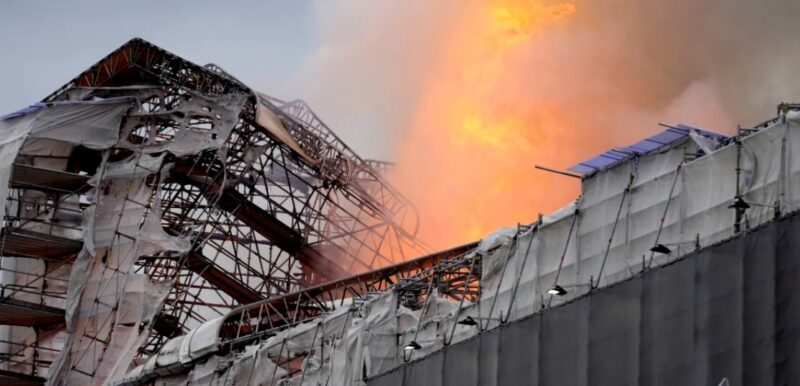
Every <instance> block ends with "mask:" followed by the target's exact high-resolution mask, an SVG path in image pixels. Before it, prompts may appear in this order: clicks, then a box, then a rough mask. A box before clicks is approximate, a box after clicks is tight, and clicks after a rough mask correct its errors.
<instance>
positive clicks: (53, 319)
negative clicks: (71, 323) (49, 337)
mask: <svg viewBox="0 0 800 386" xmlns="http://www.w3.org/2000/svg"><path fill="white" fill-rule="evenodd" d="M59 323H64V310H62V309H58V308H54V307H49V306H45V305H42V304H36V303H31V302H26V301H22V300H18V299H14V298H9V297H6V298H0V324H2V325H6V326H25V327H42V326H48V325H53V324H59Z"/></svg>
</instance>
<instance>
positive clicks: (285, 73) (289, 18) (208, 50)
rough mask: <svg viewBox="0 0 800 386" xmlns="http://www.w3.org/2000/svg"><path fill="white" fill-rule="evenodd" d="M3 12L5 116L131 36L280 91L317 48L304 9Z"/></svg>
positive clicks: (16, 6)
mask: <svg viewBox="0 0 800 386" xmlns="http://www.w3.org/2000/svg"><path fill="white" fill-rule="evenodd" d="M1 8H2V9H0V52H3V53H4V55H2V56H3V58H4V59H3V60H2V61H0V82H1V83H0V84H2V85H3V91H2V92H0V111H3V112H8V111H11V110H14V109H17V108H20V107H23V106H25V105H27V104H29V103H32V102H35V101H37V100H39V99H41V98H42V97H43V96H45V95H47V94H49V93H50V92H51V91H53V90H54V89H56V88H57V87H58V86H60V85H62V84H63V83H65V82H66V81H68V80H69V79H71V78H72V77H73V76H75V75H76V74H78V73H79V72H80V71H82V70H84V69H85V68H87V67H88V66H89V65H90V64H93V63H94V62H95V61H97V60H99V59H100V58H102V57H103V56H105V55H106V54H108V53H109V52H110V51H111V50H113V49H115V48H116V47H118V46H120V45H122V44H123V43H124V42H125V41H127V40H129V39H130V38H132V37H137V36H138V37H142V38H144V39H147V40H149V41H151V42H153V43H155V44H157V45H159V46H161V47H164V48H166V49H167V50H170V51H172V52H175V53H176V54H178V55H181V56H184V57H186V58H188V59H189V60H192V61H194V62H197V63H200V64H205V63H207V62H214V63H217V64H218V65H220V66H222V67H224V68H226V69H228V70H229V71H230V72H232V73H234V74H236V76H238V77H239V78H241V79H243V80H244V81H245V82H248V83H251V84H253V86H255V87H260V88H271V89H275V90H276V91H281V92H285V91H286V90H285V87H286V82H287V80H288V79H290V77H291V75H292V72H293V71H294V68H295V67H297V66H298V65H299V64H300V63H301V62H302V60H303V57H304V55H305V54H306V53H308V52H309V51H311V50H313V46H314V42H312V41H311V33H310V32H311V31H310V29H311V28H312V27H313V26H312V25H310V24H309V22H310V21H311V20H310V18H309V17H308V16H309V15H308V13H309V5H308V3H303V2H269V3H267V2H263V1H240V2H237V4H236V5H233V4H230V3H228V2H217V1H193V2H191V6H187V2H177V1H172V2H170V1H150V0H145V1H131V2H107V1H70V2H44V1H16V0H12V1H4V2H3V4H2V7H1ZM265 91H270V90H265Z"/></svg>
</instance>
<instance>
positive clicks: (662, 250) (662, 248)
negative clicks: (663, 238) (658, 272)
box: [650, 244, 672, 255]
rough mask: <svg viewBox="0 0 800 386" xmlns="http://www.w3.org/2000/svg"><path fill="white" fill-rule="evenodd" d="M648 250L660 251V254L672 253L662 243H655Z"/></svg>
mask: <svg viewBox="0 0 800 386" xmlns="http://www.w3.org/2000/svg"><path fill="white" fill-rule="evenodd" d="M650 252H655V253H662V254H665V255H669V254H670V253H672V250H671V249H669V247H667V246H666V245H664V244H657V245H656V246H655V247H653V248H650Z"/></svg>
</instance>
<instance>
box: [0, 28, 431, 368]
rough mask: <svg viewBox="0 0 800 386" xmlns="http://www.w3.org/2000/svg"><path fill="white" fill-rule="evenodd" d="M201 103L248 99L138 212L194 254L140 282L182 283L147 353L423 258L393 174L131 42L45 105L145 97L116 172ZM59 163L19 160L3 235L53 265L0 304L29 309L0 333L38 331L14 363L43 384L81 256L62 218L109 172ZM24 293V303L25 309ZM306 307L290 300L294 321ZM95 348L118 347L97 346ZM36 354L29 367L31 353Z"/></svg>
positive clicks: (177, 158)
mask: <svg viewBox="0 0 800 386" xmlns="http://www.w3.org/2000/svg"><path fill="white" fill-rule="evenodd" d="M197 94H202V95H211V96H218V97H219V96H226V95H229V94H230V95H236V94H239V95H241V94H244V95H247V96H248V97H247V100H246V102H245V104H244V107H243V108H242V110H241V113H240V114H239V117H238V120H237V121H236V122H235V124H234V125H233V129H232V131H231V133H230V135H229V137H228V138H227V139H225V141H224V144H223V145H222V146H221V147H220V148H219V149H217V150H207V151H202V152H198V153H193V154H188V155H175V154H172V153H170V152H169V151H165V157H166V161H165V163H166V162H169V163H170V165H172V166H171V168H169V169H165V170H159V172H158V173H157V174H155V175H153V176H150V177H149V179H148V180H147V181H148V184H151V185H153V186H154V187H153V191H154V192H156V193H155V194H156V195H157V197H156V198H154V199H153V200H152V201H150V202H144V203H137V204H141V205H142V206H143V207H144V208H149V209H146V210H147V211H148V213H158V214H160V215H161V219H160V223H161V226H162V227H163V229H164V231H166V232H167V233H168V234H170V235H173V236H178V237H182V238H185V239H189V240H190V241H191V250H190V251H189V252H187V253H171V252H161V253H156V254H153V255H145V256H140V257H139V258H138V260H137V261H136V262H135V271H136V272H138V273H145V274H147V275H148V276H149V277H150V278H152V279H157V280H162V281H168V282H171V283H172V284H173V285H172V290H171V291H170V292H169V295H168V298H167V300H166V302H165V305H164V307H163V310H162V311H161V312H160V314H159V316H158V317H157V318H156V319H155V321H154V322H153V323H152V325H151V326H150V327H152V329H153V333H152V334H151V338H150V339H149V341H148V342H147V344H146V345H145V346H144V347H143V348H142V350H144V351H143V352H144V353H147V352H153V350H156V349H157V348H158V347H159V346H160V345H161V344H163V342H164V341H165V340H166V338H169V337H172V336H175V335H177V334H180V333H182V332H183V331H185V330H186V329H187V328H191V327H194V326H197V325H198V324H199V323H201V322H203V321H205V320H208V319H209V318H213V317H218V316H220V315H225V314H227V313H228V312H229V311H230V310H232V309H238V308H237V307H240V306H242V305H246V304H250V303H258V302H260V303H258V304H262V303H263V302H268V301H270V300H269V299H276V298H279V299H283V298H281V297H283V296H287V295H289V294H293V293H304V292H303V291H305V289H306V288H309V287H310V288H316V286H319V285H320V284H321V283H323V282H326V281H329V280H334V279H342V278H345V277H349V276H350V275H352V274H357V273H362V272H367V271H371V270H374V269H377V268H381V267H390V266H393V264H396V263H397V262H400V261H404V260H407V259H409V258H413V257H416V256H420V255H423V254H425V253H426V251H427V248H426V247H425V246H424V245H423V244H421V243H420V242H419V241H417V240H416V239H415V234H416V230H417V226H418V224H417V215H416V212H415V210H414V208H413V206H412V205H411V204H410V203H409V202H408V201H407V200H406V199H405V198H404V197H403V196H402V195H401V194H400V193H399V192H398V191H396V190H395V189H394V188H393V187H392V186H390V185H389V184H388V183H387V182H386V181H385V179H384V177H383V174H384V173H385V171H386V170H387V169H388V167H389V166H388V165H387V164H385V163H381V162H377V161H367V160H363V159H362V158H360V157H359V156H358V155H357V154H356V153H355V152H354V151H353V150H351V149H350V148H349V147H347V145H345V144H344V142H342V141H341V140H340V139H339V138H338V137H337V136H336V135H335V134H334V133H333V132H332V131H331V130H330V129H329V128H328V127H327V126H326V125H325V124H324V123H323V122H322V120H321V119H319V118H318V117H317V115H316V114H314V112H313V111H312V110H311V109H310V108H309V107H308V106H307V105H306V104H305V103H303V102H302V101H293V102H283V101H281V100H278V99H275V98H271V97H268V96H266V95H263V94H260V93H256V92H253V91H252V90H251V89H250V88H248V87H247V86H245V85H244V84H242V83H241V82H240V81H238V80H237V79H235V78H234V77H232V76H231V75H229V74H227V73H225V72H224V71H223V70H221V69H220V68H219V67H217V66H215V65H208V66H206V67H202V66H198V65H195V64H192V63H190V62H188V61H186V60H183V59H181V58H179V57H177V56H175V55H173V54H171V53H169V52H167V51H165V50H163V49H161V48H158V47H156V46H154V45H152V44H150V43H148V42H145V41H143V40H141V39H133V40H131V41H129V42H128V43H126V44H125V45H123V46H122V47H120V48H119V49H117V50H115V51H114V52H113V53H111V54H110V55H108V56H107V57H105V58H103V59H102V60H101V61H100V62H98V63H97V64H95V65H94V66H92V67H91V68H89V69H88V70H86V71H85V72H83V73H82V74H80V75H78V76H77V77H76V78H75V79H73V80H72V81H70V82H69V83H67V84H66V85H64V86H63V87H62V88H60V89H59V90H58V91H56V92H54V93H53V94H51V95H50V96H48V97H47V98H45V99H44V101H43V103H44V104H46V105H47V104H51V103H60V102H64V101H70V100H89V99H92V98H95V99H96V98H103V99H108V98H118V97H124V96H135V97H136V98H139V101H140V102H141V103H140V105H141V109H142V111H143V113H141V114H139V115H129V116H128V117H127V118H126V119H125V121H124V122H123V129H124V128H125V127H127V128H128V129H129V130H128V131H125V130H123V131H122V135H124V136H125V138H123V139H124V140H125V141H126V143H128V144H129V145H130V146H129V147H127V148H124V147H123V148H115V149H113V150H112V151H111V152H110V155H109V156H108V157H109V159H111V160H117V159H125V158H126V157H128V158H129V157H132V156H134V155H135V154H136V152H137V150H136V147H137V146H145V145H147V146H151V145H152V146H158V145H161V144H167V143H169V142H170V141H172V140H173V139H175V138H177V136H178V135H179V131H180V130H181V129H180V125H179V124H178V123H177V122H176V121H177V119H176V118H175V117H176V111H180V110H181V108H182V107H181V106H182V104H185V103H187V101H188V100H189V99H190V98H192V96H193V95H197ZM263 116H267V117H268V118H272V119H273V120H272V121H270V120H269V119H267V121H266V122H275V121H274V119H277V120H279V122H280V126H282V128H285V131H286V133H288V135H289V136H290V138H288V139H287V138H285V137H281V136H280V135H276V131H275V130H274V129H273V130H271V129H270V128H269V127H265V124H264V122H265V120H264V119H263ZM180 118H185V117H180ZM189 118H190V119H189V124H190V125H191V127H192V129H194V130H203V129H206V128H207V127H209V126H210V125H212V124H213V122H212V121H213V120H210V119H206V118H203V117H197V118H194V117H189ZM62 158H67V161H66V164H67V167H66V168H62V169H58V168H47V167H42V166H41V165H38V164H36V163H33V162H29V161H31V160H30V159H25V157H20V158H18V159H17V161H16V163H15V167H14V170H13V173H12V178H11V188H12V194H11V195H10V196H9V204H8V205H7V207H9V209H10V210H9V211H8V212H7V216H6V224H7V226H6V228H4V229H3V240H2V255H3V256H22V257H26V258H31V259H36V260H40V261H41V262H42V264H43V268H41V269H38V270H37V271H36V273H35V274H29V273H28V274H29V276H30V279H29V280H28V281H27V285H21V286H19V285H18V286H16V287H12V286H5V287H4V288H3V290H4V293H3V296H2V303H3V304H4V307H5V306H15V307H16V306H18V307H17V309H15V310H16V311H14V313H8V316H7V317H5V318H4V320H2V321H0V324H11V325H18V326H29V327H30V326H33V327H34V328H35V332H36V339H33V340H32V341H31V342H29V343H27V344H22V345H19V344H16V346H15V345H13V344H12V345H10V346H9V347H10V348H9V349H8V352H7V353H5V360H6V361H10V362H12V363H16V362H15V361H18V359H19V361H18V362H19V365H20V366H21V367H18V368H19V369H21V372H24V373H27V374H30V375H34V376H35V375H41V371H42V370H41V369H42V368H47V366H48V365H49V363H48V361H47V360H39V359H37V358H39V355H40V354H38V351H37V350H38V349H39V348H38V345H37V341H38V340H39V339H40V338H41V337H43V336H45V335H46V334H48V333H49V332H48V331H50V332H52V331H58V330H59V328H60V327H58V325H59V320H63V311H62V310H59V309H58V308H53V307H49V306H47V304H48V303H47V302H46V301H45V299H47V298H57V299H64V298H65V297H66V296H67V295H66V287H67V283H66V280H65V270H68V269H69V267H70V265H71V264H72V262H73V261H74V258H75V256H76V255H78V253H79V251H80V250H81V248H82V242H81V238H80V236H79V235H78V233H77V232H78V231H79V229H78V227H76V226H74V225H71V228H70V227H69V226H67V225H65V224H66V223H65V222H63V221H59V220H58V218H56V217H57V216H54V215H53V214H54V213H63V212H64V211H71V213H73V214H74V215H76V216H78V215H80V213H81V211H82V210H83V209H84V208H85V207H86V204H85V203H84V202H83V201H81V200H82V198H81V195H82V194H83V193H85V192H87V191H88V190H90V189H91V186H90V184H89V182H90V179H91V178H92V177H93V174H94V173H95V171H96V170H98V165H100V164H101V162H105V161H103V160H102V159H101V158H102V156H101V154H99V153H98V152H96V151H93V150H90V149H86V148H83V147H80V146H78V147H75V148H74V149H72V151H71V152H69V153H68V154H64V155H63V157H62ZM137 165H138V164H137ZM152 205H160V208H153V207H151V206H152ZM156 209H160V210H158V211H155V210H156ZM31 224H35V225H36V226H35V227H32V226H31ZM68 228H69V229H68ZM70 232H72V233H70ZM70 234H71V235H72V236H70ZM4 269H8V268H7V267H4ZM416 269H417V268H411V267H409V268H408V270H409V271H412V270H416ZM66 276H68V275H66ZM55 283H60V284H59V285H54V284H55ZM20 294H26V297H25V300H24V301H22V300H20V298H21V296H18V295H20ZM27 295H31V296H27ZM36 299H38V301H37V300H36ZM329 300H330V299H328V300H326V301H329ZM14 302H18V303H20V302H21V303H20V304H16V303H14ZM284 302H285V299H284ZM300 303H302V302H300V301H293V306H294V307H295V309H297V307H300V306H301V304H300ZM290 308H291V307H285V308H284V310H285V311H286V312H288V311H289V309H290ZM323 308H324V307H323ZM314 313H315V312H314V311H309V315H313V314H314ZM47 315H50V319H47V318H46V317H45V316H47ZM14 318H17V319H14ZM11 319H14V320H11ZM289 319H296V318H295V317H288V318H287V317H286V316H278V317H276V319H275V320H274V321H273V323H277V321H278V320H283V322H284V323H287V322H289ZM92 339H93V340H96V341H99V342H100V343H98V344H100V345H107V344H108V340H105V341H104V340H103V339H101V337H99V336H97V337H92ZM17 346H21V347H17ZM31 350H32V352H33V354H32V355H28V354H26V355H22V354H20V353H21V352H23V351H25V352H30V351H31ZM20 358H21V359H20Z"/></svg>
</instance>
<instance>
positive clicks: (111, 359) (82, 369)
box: [48, 156, 188, 385]
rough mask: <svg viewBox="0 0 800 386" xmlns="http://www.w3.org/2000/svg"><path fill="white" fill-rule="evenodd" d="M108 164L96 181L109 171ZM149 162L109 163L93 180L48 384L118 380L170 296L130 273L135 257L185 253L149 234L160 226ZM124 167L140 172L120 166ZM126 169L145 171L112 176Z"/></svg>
mask: <svg viewBox="0 0 800 386" xmlns="http://www.w3.org/2000/svg"><path fill="white" fill-rule="evenodd" d="M143 157H149V156H143ZM154 158H158V157H154ZM107 159H108V158H107V157H106V158H105V161H104V165H102V166H101V171H100V172H99V173H100V175H101V176H102V175H104V174H103V172H104V171H106V170H108V168H109V163H108V161H107ZM158 160H160V159H158ZM151 161H152V160H150V159H148V158H144V159H142V158H138V159H137V160H129V161H123V162H122V163H120V164H119V165H116V166H114V165H112V166H111V168H112V173H111V175H110V176H109V177H108V178H103V177H101V178H99V179H98V181H97V182H96V185H97V189H96V191H95V192H94V194H93V195H92V197H93V205H91V206H90V207H89V208H87V209H86V210H85V211H84V219H85V221H84V223H83V227H84V228H83V231H84V247H83V249H82V251H81V252H80V253H79V255H78V257H77V259H76V261H75V263H74V264H73V269H72V274H71V279H70V287H69V290H68V295H67V300H66V302H67V307H66V310H65V313H66V315H65V318H66V321H67V331H68V332H69V338H68V340H67V342H66V344H65V347H64V350H63V352H62V355H61V357H60V358H59V360H58V361H57V362H56V363H54V364H53V367H52V372H53V373H52V374H51V376H50V377H49V379H48V382H49V384H52V385H63V384H77V383H80V384H96V385H100V384H104V383H105V382H106V381H107V380H109V379H112V378H115V377H119V376H121V375H122V374H124V373H125V371H127V369H128V366H129V364H130V362H131V360H132V359H133V355H134V354H135V352H136V348H137V347H139V346H140V345H141V344H142V343H143V341H144V339H145V338H146V337H147V336H148V334H149V326H150V324H151V323H152V321H153V320H154V318H155V315H156V313H157V312H158V311H159V310H160V308H161V305H162V304H163V300H164V299H165V297H166V294H167V293H168V292H169V289H170V286H169V285H167V284H161V283H156V282H153V281H151V280H150V279H149V278H148V277H147V276H145V275H140V274H134V273H133V272H132V267H133V265H134V263H135V262H136V261H137V260H138V258H139V257H140V256H143V255H152V254H156V253H160V252H163V251H174V252H176V253H183V252H186V250H188V243H187V242H185V240H180V239H177V238H174V237H171V236H165V235H164V234H163V230H162V229H160V225H156V226H155V227H156V228H158V229H155V230H154V225H153V224H152V222H153V221H155V223H156V224H160V212H159V210H157V209H152V208H150V206H151V205H157V204H158V200H157V199H154V197H157V196H158V192H157V188H156V186H158V185H157V184H155V185H153V186H150V185H149V184H147V178H148V177H149V176H150V175H152V174H153V173H152V170H153V165H150V164H152V163H153V162H151ZM131 162H137V165H138V166H141V167H136V166H127V165H129V164H130V163H131ZM138 162H143V163H145V164H147V165H140V164H138ZM115 168H118V169H115ZM128 169H130V170H133V171H136V170H142V171H146V172H143V173H135V172H134V173H133V177H131V178H124V177H122V176H121V175H117V174H116V173H115V172H114V170H128ZM156 170H157V169H156ZM122 174H124V173H122ZM150 216H152V217H153V218H152V219H150V218H148V217H150ZM148 224H150V225H148Z"/></svg>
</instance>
